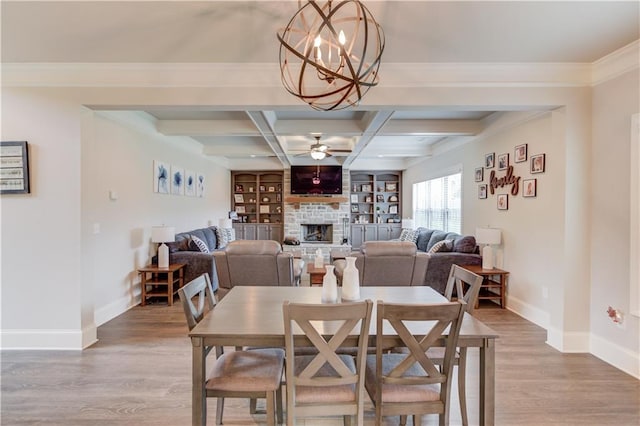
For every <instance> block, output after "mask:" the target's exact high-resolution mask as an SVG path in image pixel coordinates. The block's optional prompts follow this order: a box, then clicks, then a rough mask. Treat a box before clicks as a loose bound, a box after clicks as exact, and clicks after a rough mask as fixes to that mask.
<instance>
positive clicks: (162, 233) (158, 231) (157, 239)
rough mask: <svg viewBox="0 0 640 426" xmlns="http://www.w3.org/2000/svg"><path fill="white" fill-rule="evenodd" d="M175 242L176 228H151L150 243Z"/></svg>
mask: <svg viewBox="0 0 640 426" xmlns="http://www.w3.org/2000/svg"><path fill="white" fill-rule="evenodd" d="M175 240H176V228H174V227H173V226H154V227H152V228H151V242H154V243H169V242H173V241H175Z"/></svg>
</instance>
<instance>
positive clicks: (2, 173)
mask: <svg viewBox="0 0 640 426" xmlns="http://www.w3.org/2000/svg"><path fill="white" fill-rule="evenodd" d="M155 182H156V184H157V182H158V180H157V179H156V181H155ZM30 192H31V189H30V187H29V146H28V144H27V142H0V194H28V193H30ZM155 192H158V191H157V190H156V191H155Z"/></svg>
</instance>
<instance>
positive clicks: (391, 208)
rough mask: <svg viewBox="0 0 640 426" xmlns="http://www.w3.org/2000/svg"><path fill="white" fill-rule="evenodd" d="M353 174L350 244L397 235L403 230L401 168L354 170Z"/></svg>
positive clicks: (355, 245)
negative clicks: (394, 169) (398, 169)
mask: <svg viewBox="0 0 640 426" xmlns="http://www.w3.org/2000/svg"><path fill="white" fill-rule="evenodd" d="M350 177H351V188H350V189H351V191H350V195H349V196H350V200H349V201H350V203H349V204H350V210H351V216H350V218H351V220H350V221H351V245H352V246H353V247H354V248H357V247H360V245H361V244H362V243H363V242H365V241H376V240H390V239H393V238H398V237H399V236H400V232H401V221H402V210H401V208H402V204H401V201H402V200H401V194H402V192H401V186H400V185H401V183H402V172H401V171H353V172H351V174H350Z"/></svg>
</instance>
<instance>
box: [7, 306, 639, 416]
mask: <svg viewBox="0 0 640 426" xmlns="http://www.w3.org/2000/svg"><path fill="white" fill-rule="evenodd" d="M477 315H478V317H479V318H480V319H482V320H483V321H485V322H486V323H487V324H489V325H490V326H491V327H492V328H494V329H495V330H496V331H498V332H499V334H500V339H498V340H497V342H496V369H497V370H496V424H498V425H572V424H574V425H578V424H580V425H638V424H640V381H638V380H636V379H635V378H633V377H631V376H629V375H627V374H625V373H623V372H621V371H620V370H617V369H615V368H613V367H611V366H610V365H608V364H606V363H604V362H603V361H601V360H599V359H597V358H596V357H594V356H591V355H587V354H561V353H559V352H557V351H555V350H554V349H552V348H551V347H550V346H548V345H546V344H545V343H544V341H545V335H546V333H545V331H544V330H543V329H541V328H540V327H537V326H536V325H533V324H532V323H530V322H528V321H526V320H524V319H522V318H520V317H519V316H517V315H515V314H513V313H512V312H510V311H507V310H503V309H495V308H482V309H480V310H479V311H478V314H477ZM98 337H99V342H98V343H96V344H95V345H93V346H92V347H91V348H88V349H86V350H85V351H82V352H79V351H78V352H76V351H68V352H66V351H63V352H61V351H3V352H2V354H1V355H2V386H1V389H2V395H1V398H2V406H1V414H0V424H2V425H37V424H47V425H68V426H73V425H149V426H151V425H153V426H162V425H172V426H175V425H189V424H191V408H190V407H191V399H190V398H191V382H190V380H191V346H190V341H189V339H188V338H187V326H186V322H185V319H184V315H183V313H182V311H181V308H180V305H179V304H174V306H173V307H167V306H166V305H165V304H150V305H147V306H145V307H140V306H137V307H135V308H133V309H131V310H130V311H128V312H126V313H125V314H123V315H120V316H119V317H118V318H115V319H113V320H112V321H110V322H108V323H107V324H104V325H103V326H101V327H99V329H98ZM469 352H470V358H469V368H468V370H469V371H468V380H469V385H468V386H467V392H468V400H469V414H470V422H471V424H472V425H473V424H477V419H478V415H477V409H478V408H477V407H478V406H477V402H478V400H477V398H478V392H477V377H478V376H477V367H476V366H477V350H470V351H469ZM454 383H455V382H454ZM452 401H453V403H454V405H453V407H452V410H451V424H452V425H458V424H460V415H459V412H458V405H457V393H456V386H453V391H452ZM260 402H263V401H260ZM260 402H259V403H260ZM365 416H366V425H373V424H374V422H373V411H372V405H371V404H368V405H367V407H366V412H365ZM397 422H398V419H397V418H388V419H387V423H385V424H388V425H395V424H397ZM224 423H225V424H226V425H257V424H264V423H265V416H264V414H261V413H258V414H255V415H250V414H249V409H248V401H246V400H240V399H229V400H227V401H226V403H225V414H224ZM209 424H210V425H214V424H215V401H213V400H212V401H209ZM303 424H304V425H314V426H315V425H318V426H322V425H326V426H334V425H341V424H342V421H341V419H339V418H333V419H331V418H330V419H307V420H306V421H305V423H303ZM435 424H438V420H437V417H436V416H423V418H422V425H435Z"/></svg>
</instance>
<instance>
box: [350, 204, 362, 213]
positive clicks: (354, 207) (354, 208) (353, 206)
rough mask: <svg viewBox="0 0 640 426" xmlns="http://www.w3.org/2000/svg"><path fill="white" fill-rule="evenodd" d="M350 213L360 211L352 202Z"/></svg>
mask: <svg viewBox="0 0 640 426" xmlns="http://www.w3.org/2000/svg"><path fill="white" fill-rule="evenodd" d="M351 213H360V211H359V210H358V205H357V204H352V205H351Z"/></svg>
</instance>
